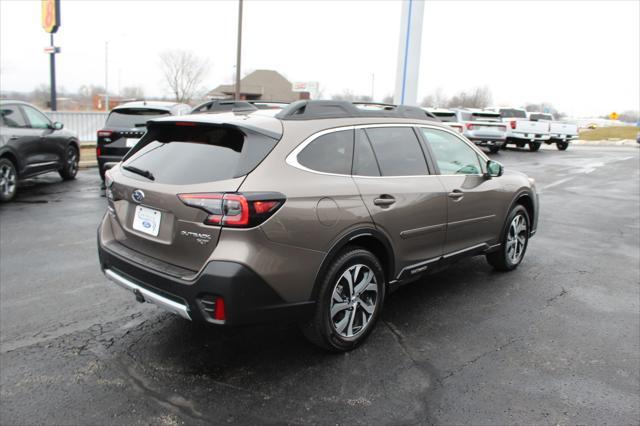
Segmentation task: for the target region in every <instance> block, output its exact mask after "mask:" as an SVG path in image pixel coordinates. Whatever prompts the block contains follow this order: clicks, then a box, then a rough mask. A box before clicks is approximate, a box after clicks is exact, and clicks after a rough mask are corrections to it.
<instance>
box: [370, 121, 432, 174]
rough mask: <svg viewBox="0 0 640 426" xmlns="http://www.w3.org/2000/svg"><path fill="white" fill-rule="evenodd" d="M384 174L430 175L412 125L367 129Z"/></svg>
mask: <svg viewBox="0 0 640 426" xmlns="http://www.w3.org/2000/svg"><path fill="white" fill-rule="evenodd" d="M366 133H367V136H368V137H369V140H370V141H371V146H372V147H373V151H374V153H375V155H376V158H377V159H378V164H379V165H380V171H381V172H382V176H417V175H428V174H429V170H428V168H427V162H426V160H425V158H424V154H423V152H422V148H420V142H419V141H418V138H417V136H416V134H415V133H414V131H413V129H412V128H411V127H374V128H369V129H366Z"/></svg>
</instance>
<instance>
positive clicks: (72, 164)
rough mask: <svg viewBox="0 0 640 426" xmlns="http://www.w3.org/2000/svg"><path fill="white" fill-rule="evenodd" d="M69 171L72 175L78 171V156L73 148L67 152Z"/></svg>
mask: <svg viewBox="0 0 640 426" xmlns="http://www.w3.org/2000/svg"><path fill="white" fill-rule="evenodd" d="M67 170H68V171H69V174H72V175H73V174H75V173H76V172H77V171H78V154H76V150H75V149H73V148H69V151H67Z"/></svg>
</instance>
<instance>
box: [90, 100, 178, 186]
mask: <svg viewBox="0 0 640 426" xmlns="http://www.w3.org/2000/svg"><path fill="white" fill-rule="evenodd" d="M190 112H191V106H189V105H187V104H181V103H175V102H159V101H136V102H127V103H125V104H122V105H118V106H117V107H115V108H114V109H112V110H111V112H110V113H109V115H108V117H107V121H106V122H105V124H104V127H103V128H102V129H101V130H98V135H97V136H98V143H97V144H96V158H97V160H98V172H99V173H100V177H101V178H102V180H103V181H104V172H105V171H106V170H107V169H108V168H109V167H110V166H112V165H113V164H115V163H117V162H119V161H120V160H122V158H123V157H124V156H125V154H126V153H127V152H129V150H130V149H131V147H133V146H134V145H135V144H136V143H137V142H138V140H140V138H141V137H142V135H144V133H145V132H146V131H147V127H146V126H147V121H148V120H151V119H153V118H158V117H163V116H169V115H184V114H189V113H190Z"/></svg>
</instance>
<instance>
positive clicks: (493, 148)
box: [489, 145, 500, 154]
mask: <svg viewBox="0 0 640 426" xmlns="http://www.w3.org/2000/svg"><path fill="white" fill-rule="evenodd" d="M498 151H500V145H492V146H490V147H489V152H490V153H491V154H496V153H497V152H498Z"/></svg>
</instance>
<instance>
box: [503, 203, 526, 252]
mask: <svg viewBox="0 0 640 426" xmlns="http://www.w3.org/2000/svg"><path fill="white" fill-rule="evenodd" d="M526 244H527V220H526V219H525V217H524V216H523V215H521V214H519V215H516V217H514V218H513V220H512V221H511V224H510V225H509V233H508V234H507V258H508V259H509V261H510V262H511V264H513V265H515V264H517V263H518V262H520V260H522V255H523V254H524V248H525V246H526Z"/></svg>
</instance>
